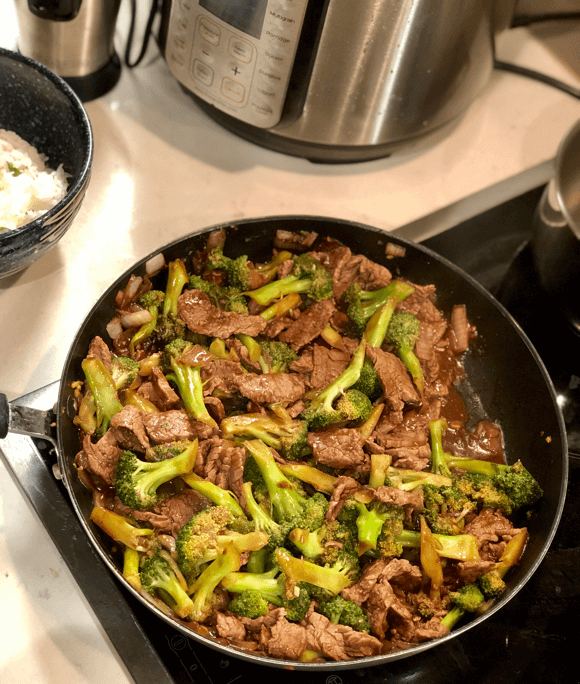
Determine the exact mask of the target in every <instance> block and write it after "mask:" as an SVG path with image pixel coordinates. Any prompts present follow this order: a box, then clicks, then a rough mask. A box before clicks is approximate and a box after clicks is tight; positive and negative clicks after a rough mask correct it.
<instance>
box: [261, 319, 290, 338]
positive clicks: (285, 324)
mask: <svg viewBox="0 0 580 684" xmlns="http://www.w3.org/2000/svg"><path fill="white" fill-rule="evenodd" d="M292 323H294V319H293V318H291V317H290V316H276V318H273V319H272V320H271V321H268V325H267V326H266V329H265V330H264V335H266V337H269V338H270V339H271V340H272V339H274V338H275V337H278V335H279V334H280V333H281V332H282V331H283V330H286V328H289V327H290V326H291V325H292Z"/></svg>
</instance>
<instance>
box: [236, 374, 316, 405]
mask: <svg viewBox="0 0 580 684" xmlns="http://www.w3.org/2000/svg"><path fill="white" fill-rule="evenodd" d="M234 381H235V383H236V385H237V387H238V389H239V391H240V393H241V394H242V395H243V396H244V397H247V398H248V399H250V400H251V401H254V402H256V403H257V404H275V403H278V402H291V403H293V402H295V401H298V400H299V399H301V398H302V395H303V394H304V392H305V391H306V383H305V381H304V379H303V378H302V377H301V376H300V375H298V374H297V373H263V374H262V375H255V374H253V373H245V374H244V375H238V376H236V377H235V378H234Z"/></svg>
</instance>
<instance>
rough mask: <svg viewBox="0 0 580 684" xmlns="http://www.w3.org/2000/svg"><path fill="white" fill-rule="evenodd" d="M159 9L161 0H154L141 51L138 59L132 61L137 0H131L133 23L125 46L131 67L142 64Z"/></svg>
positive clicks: (126, 58) (130, 25)
mask: <svg viewBox="0 0 580 684" xmlns="http://www.w3.org/2000/svg"><path fill="white" fill-rule="evenodd" d="M158 9H159V0H152V2H151V9H150V10H149V17H148V19H147V25H146V26H145V31H144V33H143V42H142V44H141V52H140V53H139V56H138V57H137V59H136V60H135V61H134V62H132V61H131V48H132V45H133V36H134V33H135V23H136V16H137V0H131V23H130V24H129V33H128V36H127V45H126V46H125V64H126V65H127V67H128V68H129V69H133V68H135V67H136V66H137V65H138V64H140V63H141V62H142V60H143V58H144V57H145V53H146V52H147V48H148V47H149V39H150V38H151V36H152V34H153V31H152V28H153V22H154V21H155V17H156V16H157V10H158Z"/></svg>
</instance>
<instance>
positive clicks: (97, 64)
mask: <svg viewBox="0 0 580 684" xmlns="http://www.w3.org/2000/svg"><path fill="white" fill-rule="evenodd" d="M14 3H15V6H16V14H17V19H18V41H17V42H18V50H19V51H20V52H21V53H22V54H24V55H26V56H27V57H32V58H33V59H36V60H37V61H38V62H41V63H42V64H44V65H45V66H47V67H48V68H49V69H51V70H52V71H54V72H55V73H56V74H58V75H59V76H62V77H65V78H79V77H83V76H88V75H89V74H92V73H94V72H96V71H98V70H99V69H101V68H102V67H104V66H105V65H106V64H107V63H108V62H109V60H110V59H111V57H112V55H113V53H114V46H113V37H114V32H115V24H116V21H117V14H118V12H119V6H120V4H121V0H83V1H82V3H81V8H80V11H79V13H78V15H77V16H76V17H75V18H74V19H72V20H71V21H51V20H48V19H43V18H41V17H38V16H36V15H34V14H33V13H32V12H30V10H29V9H28V0H14Z"/></svg>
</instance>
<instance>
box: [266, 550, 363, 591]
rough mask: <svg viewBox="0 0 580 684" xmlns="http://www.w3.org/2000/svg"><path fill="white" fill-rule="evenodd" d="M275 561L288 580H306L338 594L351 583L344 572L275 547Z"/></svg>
mask: <svg viewBox="0 0 580 684" xmlns="http://www.w3.org/2000/svg"><path fill="white" fill-rule="evenodd" d="M276 562H277V563H278V565H279V566H280V568H281V569H282V572H283V573H284V574H285V575H286V577H287V578H288V579H289V580H291V581H293V582H308V584H314V585H315V586H317V587H320V588H321V589H327V590H328V591H330V592H332V593H333V594H339V593H340V592H341V591H342V590H343V589H346V587H348V586H350V584H351V580H350V579H349V577H348V575H347V574H346V573H343V572H340V571H339V570H334V569H332V568H327V567H324V566H322V565H316V564H314V563H311V562H310V561H307V560H304V559H301V558H294V556H291V555H290V554H289V553H288V552H287V551H285V550H283V549H276Z"/></svg>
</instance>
